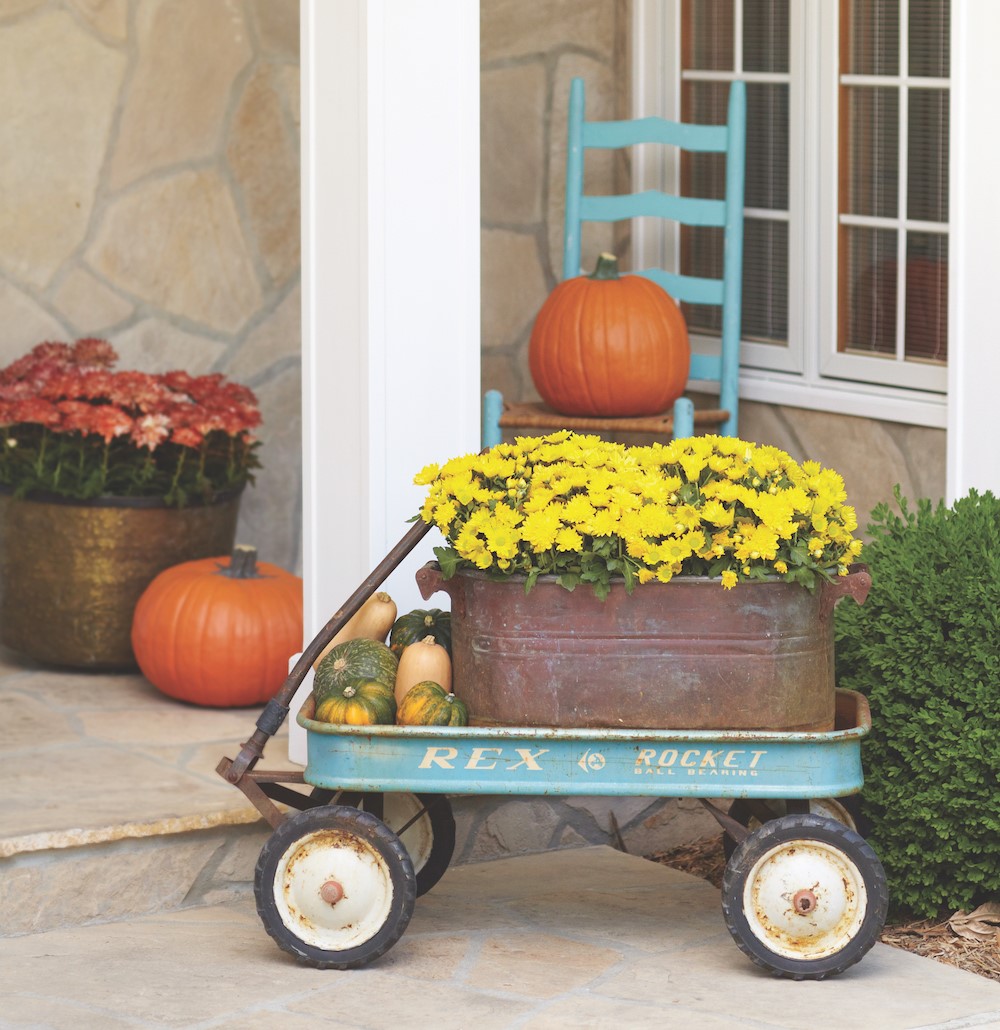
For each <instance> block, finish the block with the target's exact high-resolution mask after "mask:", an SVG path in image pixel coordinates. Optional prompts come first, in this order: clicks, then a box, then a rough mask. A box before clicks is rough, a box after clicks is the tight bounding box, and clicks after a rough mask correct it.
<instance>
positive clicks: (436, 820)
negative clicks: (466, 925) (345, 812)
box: [339, 791, 455, 898]
mask: <svg viewBox="0 0 1000 1030" xmlns="http://www.w3.org/2000/svg"><path fill="white" fill-rule="evenodd" d="M392 796H395V797H403V796H405V797H411V798H414V799H415V801H416V805H418V806H419V807H421V808H422V809H423V811H422V813H421V814H420V816H419V818H420V819H426V820H427V822H428V825H427V826H426V827H424V829H425V832H427V833H429V834H430V838H431V845H430V850H429V852H428V853H427V855H426V856H421V855H414V854H412V853H410V861H411V862H412V863H413V871H414V873H415V874H416V877H417V897H418V898H419V897H422V896H423V895H424V894H426V893H427V892H428V891H429V890H430V889H431V888H432V887H433V886H434V885H435V884H436V883H437V882H438V881H439V880H440V879H441V877H442V876H444V874H445V873H446V872H447V871H448V866H449V865H450V864H451V860H452V857H453V856H454V854H455V816H454V813H453V812H452V809H451V802H449V800H448V799H447V797H445V796H444V795H443V794H407V795H403V794H397V795H392ZM385 797H386V795H384V794H361V793H357V792H354V791H351V792H345V793H344V794H342V795H341V796H340V799H339V803H340V804H342V805H350V806H351V807H352V808H360V809H362V810H363V811H366V812H371V813H372V814H373V815H375V816H377V817H378V818H379V819H381V820H382V821H383V822H385V824H386V825H387V826H388V827H389V829H390V830H392V831H393V832H394V833H397V834H398V833H399V831H400V829H401V828H402V825H405V824H401V825H400V826H397V825H396V824H395V820H386V818H385V815H384V812H385V807H384V806H385ZM401 839H402V838H401ZM403 846H404V847H405V846H406V841H405V839H404V840H403Z"/></svg>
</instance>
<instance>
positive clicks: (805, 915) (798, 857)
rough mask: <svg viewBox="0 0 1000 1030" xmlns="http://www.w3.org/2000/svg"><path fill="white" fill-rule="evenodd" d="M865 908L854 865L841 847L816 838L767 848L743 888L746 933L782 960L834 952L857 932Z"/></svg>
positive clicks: (864, 894) (862, 885)
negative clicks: (750, 934)
mask: <svg viewBox="0 0 1000 1030" xmlns="http://www.w3.org/2000/svg"><path fill="white" fill-rule="evenodd" d="M867 909H868V892H867V890H866V888H865V883H864V880H863V878H862V876H861V873H860V871H859V870H858V867H857V866H856V865H855V864H854V862H852V861H851V859H850V858H849V857H848V856H847V855H846V854H844V852H843V851H840V850H839V849H838V848H835V847H833V846H832V845H829V844H825V843H823V842H822V841H817V840H794V841H786V842H785V843H783V844H779V845H777V846H776V847H773V848H771V850H770V851H768V852H767V853H766V854H764V855H763V856H762V857H761V858H760V860H759V861H758V862H757V864H756V865H755V866H754V867H753V869H752V870H751V871H750V875H749V876H748V877H747V879H746V884H745V886H744V888H743V911H744V914H745V916H746V919H747V922H748V924H749V926H750V932H751V933H752V934H753V935H754V936H755V937H756V938H757V939H758V940H760V941H761V942H762V943H763V944H765V945H766V946H767V947H768V948H770V949H771V951H773V952H775V954H777V955H781V956H782V957H784V958H792V959H807V960H810V959H820V958H824V957H826V956H828V955H835V954H836V953H837V952H839V951H841V950H842V949H843V948H844V947H845V946H846V945H847V944H848V943H850V941H851V940H852V939H853V938H854V937H855V936H856V935H857V933H858V931H859V930H860V928H861V924H862V922H863V921H864V918H865V912H866V911H867Z"/></svg>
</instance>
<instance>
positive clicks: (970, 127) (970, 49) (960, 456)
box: [947, 0, 1000, 501]
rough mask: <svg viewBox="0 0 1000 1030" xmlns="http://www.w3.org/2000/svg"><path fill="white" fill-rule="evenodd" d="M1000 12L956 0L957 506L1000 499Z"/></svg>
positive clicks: (952, 342) (951, 470) (953, 279)
mask: <svg viewBox="0 0 1000 1030" xmlns="http://www.w3.org/2000/svg"><path fill="white" fill-rule="evenodd" d="M998 39H1000V4H998V3H996V2H995V0H952V50H951V169H950V172H951V174H950V186H949V205H950V207H951V212H950V214H951V217H950V222H951V239H950V242H949V262H948V263H949V268H948V277H949V278H948V307H949V323H948V337H949V347H948V487H947V489H948V500H949V501H953V500H955V499H956V498H957V497H961V496H962V495H963V494H965V493H967V492H968V491H969V489H970V488H973V487H975V488H976V489H977V490H980V491H984V490H992V491H993V493H995V494H996V493H1000V447H998V445H997V431H996V423H995V422H993V415H994V414H995V412H996V409H997V397H998V388H1000V342H998V333H997V312H998V308H997V305H996V293H997V268H998V267H1000V249H998V248H1000V191H998V190H997V185H996V170H997V169H998V168H1000V136H998V135H997V133H996V131H995V130H994V128H993V125H994V122H995V121H996V98H997V91H998V88H1000V69H998V64H997V50H996V41H997V40H998Z"/></svg>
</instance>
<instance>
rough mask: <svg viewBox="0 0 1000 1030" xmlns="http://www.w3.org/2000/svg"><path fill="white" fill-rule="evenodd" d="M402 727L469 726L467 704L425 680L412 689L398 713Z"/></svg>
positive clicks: (407, 693) (438, 685)
mask: <svg viewBox="0 0 1000 1030" xmlns="http://www.w3.org/2000/svg"><path fill="white" fill-rule="evenodd" d="M396 721H397V722H398V723H399V724H400V725H401V726H467V725H468V722H469V713H468V710H467V709H466V706H465V702H464V701H460V700H459V699H458V698H457V697H455V695H454V694H450V693H448V691H446V690H445V689H444V687H442V686H441V685H440V684H439V683H434V682H433V681H432V680H425V681H424V682H423V683H418V684H417V685H416V686H413V687H411V688H410V689H409V690H408V691H407V692H406V696H405V697H404V698H403V701H402V703H401V704H400V705H399V708H398V710H397V712H396Z"/></svg>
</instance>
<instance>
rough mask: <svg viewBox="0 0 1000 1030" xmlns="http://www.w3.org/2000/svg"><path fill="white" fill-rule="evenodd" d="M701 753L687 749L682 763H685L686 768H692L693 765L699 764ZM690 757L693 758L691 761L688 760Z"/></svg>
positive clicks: (682, 756) (682, 757)
mask: <svg viewBox="0 0 1000 1030" xmlns="http://www.w3.org/2000/svg"><path fill="white" fill-rule="evenodd" d="M700 754H701V752H700V751H693V750H692V751H685V752H684V754H683V755H681V765H683V766H684V767H685V768H690V767H691V766H692V765H697V764H698V755H700ZM689 758H690V759H691V761H690V762H689V761H688V759H689Z"/></svg>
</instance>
